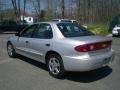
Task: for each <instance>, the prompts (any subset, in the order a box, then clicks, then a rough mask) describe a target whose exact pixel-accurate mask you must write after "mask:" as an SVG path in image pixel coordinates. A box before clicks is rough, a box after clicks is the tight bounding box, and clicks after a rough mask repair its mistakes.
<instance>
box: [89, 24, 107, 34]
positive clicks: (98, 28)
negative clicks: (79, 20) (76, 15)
mask: <svg viewBox="0 0 120 90" xmlns="http://www.w3.org/2000/svg"><path fill="white" fill-rule="evenodd" d="M87 27H88V29H89V30H91V31H92V32H93V33H95V34H97V35H102V36H105V35H107V34H108V25H107V24H105V23H95V24H87Z"/></svg>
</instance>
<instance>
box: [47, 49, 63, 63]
mask: <svg viewBox="0 0 120 90" xmlns="http://www.w3.org/2000/svg"><path fill="white" fill-rule="evenodd" d="M50 54H56V55H58V56H60V57H61V55H60V54H59V53H58V52H56V51H53V50H50V51H48V52H47V53H46V55H45V63H47V57H48V56H49V55H50ZM61 58H62V57H61Z"/></svg>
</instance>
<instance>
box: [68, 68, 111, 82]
mask: <svg viewBox="0 0 120 90" xmlns="http://www.w3.org/2000/svg"><path fill="white" fill-rule="evenodd" d="M111 73H112V68H110V67H108V66H106V67H103V68H100V69H97V70H93V71H90V72H69V73H67V75H66V79H67V80H71V81H75V82H82V83H90V82H94V81H97V80H100V79H103V78H105V77H107V76H108V75H110V74H111Z"/></svg>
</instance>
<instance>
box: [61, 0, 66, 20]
mask: <svg viewBox="0 0 120 90" xmlns="http://www.w3.org/2000/svg"><path fill="white" fill-rule="evenodd" d="M61 9H62V18H64V17H65V1H64V0H61Z"/></svg>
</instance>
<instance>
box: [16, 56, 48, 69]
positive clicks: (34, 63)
mask: <svg viewBox="0 0 120 90" xmlns="http://www.w3.org/2000/svg"><path fill="white" fill-rule="evenodd" d="M17 58H18V59H20V60H22V61H25V62H27V63H29V64H32V65H34V66H36V67H38V68H41V69H43V70H46V71H47V67H46V65H45V64H43V63H41V62H38V61H36V60H33V59H30V58H27V57H24V56H22V55H18V57H17Z"/></svg>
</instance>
